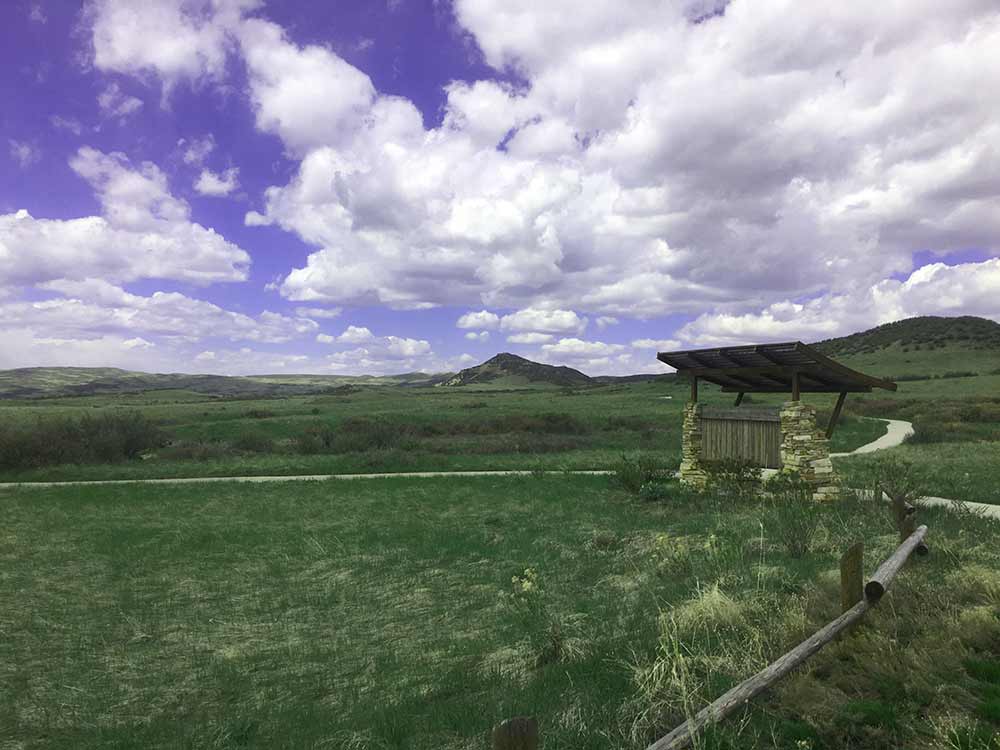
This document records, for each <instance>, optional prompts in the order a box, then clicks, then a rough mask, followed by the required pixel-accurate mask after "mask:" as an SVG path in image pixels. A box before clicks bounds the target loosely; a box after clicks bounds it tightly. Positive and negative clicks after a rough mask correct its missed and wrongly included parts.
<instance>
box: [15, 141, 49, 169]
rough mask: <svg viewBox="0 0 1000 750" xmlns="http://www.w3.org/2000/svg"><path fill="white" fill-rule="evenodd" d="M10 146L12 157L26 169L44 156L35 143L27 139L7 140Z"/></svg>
mask: <svg viewBox="0 0 1000 750" xmlns="http://www.w3.org/2000/svg"><path fill="white" fill-rule="evenodd" d="M7 144H8V146H9V147H10V158H11V159H12V160H13V161H15V162H17V165H18V166H19V167H21V168H22V169H24V168H25V167H30V166H31V165H32V164H34V163H35V162H37V161H38V160H39V159H41V158H42V152H41V150H40V149H39V148H38V146H35V145H34V144H31V143H28V142H27V141H17V140H14V139H13V138H10V139H8V140H7Z"/></svg>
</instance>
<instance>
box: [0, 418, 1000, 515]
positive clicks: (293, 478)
mask: <svg viewBox="0 0 1000 750" xmlns="http://www.w3.org/2000/svg"><path fill="white" fill-rule="evenodd" d="M882 421H884V422H886V423H888V429H887V430H886V433H885V435H883V436H882V437H880V438H879V439H878V440H874V441H872V442H870V443H868V444H867V445H862V446H861V447H860V448H856V449H855V450H853V451H851V452H850V453H833V454H831V457H832V458H842V457H844V456H853V455H857V454H862V453H872V452H873V451H877V450H882V449H883V448H894V447H895V446H897V445H900V444H901V443H902V442H903V441H904V440H905V439H906V438H907V437H909V436H910V435H912V434H913V425H912V424H910V423H909V422H904V421H902V420H900V419H885V420H882ZM539 473H541V474H546V475H551V476H555V475H559V474H577V475H580V474H582V475H591V476H602V475H608V474H612V473H613V472H611V471H608V470H604V469H602V470H591V471H542V472H537V471H531V470H525V469H504V470H497V471H407V472H395V473H394V472H383V473H377V474H292V475H288V476H261V477H175V478H172V479H90V480H79V481H70V482H0V489H11V488H15V487H75V486H81V485H114V484H201V483H205V482H250V483H265V482H322V481H326V480H328V479H392V478H395V479H430V478H436V477H524V476H531V475H533V474H539ZM765 473H766V472H765ZM918 502H920V503H922V504H924V505H940V506H945V507H953V506H954V505H955V504H956V503H958V505H960V506H961V507H963V508H965V509H968V510H971V511H973V512H975V513H981V514H982V515H985V516H989V517H992V518H1000V505H988V504H987V503H966V502H959V501H955V500H949V499H947V498H943V497H922V498H920V500H919V501H918Z"/></svg>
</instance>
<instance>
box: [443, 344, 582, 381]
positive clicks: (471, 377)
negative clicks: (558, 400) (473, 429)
mask: <svg viewBox="0 0 1000 750" xmlns="http://www.w3.org/2000/svg"><path fill="white" fill-rule="evenodd" d="M594 383H595V381H594V379H593V378H590V377H587V376H586V375H584V374H583V373H582V372H580V371H579V370H574V369H573V368H572V367H557V366H555V365H543V364H540V363H539V362H532V361H531V360H530V359H525V358H524V357H519V356H517V355H516V354H508V353H507V352H504V353H502V354H498V355H496V356H495V357H493V358H492V359H488V360H486V361H485V362H483V363H482V364H481V365H476V366H475V367H469V368H467V369H465V370H462V371H461V372H460V373H458V374H457V375H454V376H453V377H451V378H449V379H448V380H445V381H444V382H443V383H442V385H446V386H462V385H487V384H489V385H493V386H501V385H502V386H519V385H558V386H564V387H575V386H586V385H593V384H594Z"/></svg>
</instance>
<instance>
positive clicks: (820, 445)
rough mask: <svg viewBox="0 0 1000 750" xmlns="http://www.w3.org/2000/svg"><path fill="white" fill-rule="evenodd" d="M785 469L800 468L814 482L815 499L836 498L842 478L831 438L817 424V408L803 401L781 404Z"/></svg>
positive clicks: (783, 468)
mask: <svg viewBox="0 0 1000 750" xmlns="http://www.w3.org/2000/svg"><path fill="white" fill-rule="evenodd" d="M780 418H781V464H782V471H785V472H796V473H798V475H799V476H800V477H801V478H802V479H803V480H804V481H805V482H808V483H809V484H811V485H812V486H813V488H814V489H813V499H815V500H822V501H825V500H833V499H836V498H837V497H838V496H839V495H840V482H839V479H838V478H837V475H836V473H834V471H833V462H832V461H830V441H829V440H827V439H826V436H825V435H823V433H822V432H820V431H819V430H818V429H817V428H816V408H815V407H813V406H810V405H809V404H804V403H802V402H801V401H786V402H785V403H784V404H782V406H781V413H780Z"/></svg>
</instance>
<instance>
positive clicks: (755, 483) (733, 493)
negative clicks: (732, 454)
mask: <svg viewBox="0 0 1000 750" xmlns="http://www.w3.org/2000/svg"><path fill="white" fill-rule="evenodd" d="M704 466H705V470H706V472H707V473H708V482H707V485H706V491H707V492H709V493H710V494H712V495H715V497H717V498H719V499H722V500H735V501H745V500H751V499H753V497H754V496H755V495H756V494H757V492H758V490H759V489H760V469H759V468H757V467H756V466H754V465H752V464H750V463H748V462H746V461H740V460H738V459H726V460H724V461H707V462H705V464H704Z"/></svg>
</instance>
